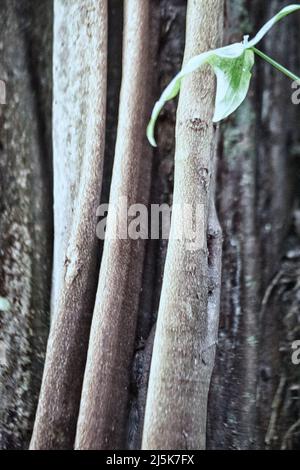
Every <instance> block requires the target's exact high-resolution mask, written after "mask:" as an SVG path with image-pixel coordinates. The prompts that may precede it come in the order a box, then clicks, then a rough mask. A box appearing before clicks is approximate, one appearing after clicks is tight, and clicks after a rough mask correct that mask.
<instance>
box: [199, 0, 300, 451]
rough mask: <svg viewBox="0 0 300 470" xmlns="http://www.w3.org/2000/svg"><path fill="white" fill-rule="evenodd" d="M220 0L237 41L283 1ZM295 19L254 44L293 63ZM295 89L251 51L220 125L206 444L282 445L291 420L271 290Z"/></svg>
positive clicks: (280, 308) (286, 220)
mask: <svg viewBox="0 0 300 470" xmlns="http://www.w3.org/2000/svg"><path fill="white" fill-rule="evenodd" d="M226 5H227V26H226V30H227V35H226V38H225V40H226V42H233V41H237V40H240V38H242V35H243V34H245V33H250V34H251V33H252V32H255V31H256V30H257V29H258V28H259V27H260V26H261V24H263V23H264V21H266V20H267V19H268V18H270V17H271V16H272V15H273V14H274V13H275V12H276V11H278V10H279V9H280V8H282V7H283V6H284V5H285V2H282V1H272V2H268V3H263V4H262V2H251V4H249V2H246V1H241V2H236V1H227V3H226ZM294 21H298V18H288V19H286V21H285V22H284V23H282V24H281V25H280V26H279V25H278V26H277V28H276V31H274V32H271V33H269V35H268V36H267V38H266V40H265V41H264V42H263V43H261V44H260V46H259V47H260V48H261V49H262V50H265V51H266V52H267V53H268V54H270V55H271V56H272V57H275V58H276V60H278V61H279V62H280V63H284V64H285V65H286V66H287V67H288V68H290V69H292V70H297V65H296V64H297V61H296V62H295V46H294V45H293V44H294V41H295V43H296V41H297V39H296V38H297V34H296V33H295V35H294V36H293V37H291V35H290V34H289V31H291V29H292V28H293V22H294ZM275 38H276V39H275ZM287 44H289V54H286V48H287ZM291 92H292V89H291V87H290V82H289V81H288V80H287V79H286V78H285V77H283V76H281V75H280V74H279V72H277V71H275V70H274V69H272V68H271V67H270V66H269V65H268V64H265V63H263V62H261V61H260V60H259V59H258V58H257V59H256V68H255V75H254V79H253V81H252V85H251V90H250V94H249V98H248V99H247V101H246V103H245V104H243V106H242V107H241V108H240V110H239V111H238V112H237V113H235V115H233V116H232V117H231V118H230V119H229V120H228V121H227V123H223V124H222V125H221V132H222V135H221V140H220V146H219V153H220V160H219V161H220V164H219V169H218V175H219V176H218V184H217V192H218V207H219V213H220V218H221V225H222V227H223V230H224V255H223V273H222V278H223V283H222V297H221V320H220V332H219V344H218V354H217V360H216V366H215V371H214V375H213V382H212V386H211V390H210V400H209V432H208V447H209V448H222V449H228V448H232V449H253V448H264V447H265V446H266V447H267V448H272V447H273V448H278V447H280V442H282V440H283V436H284V434H285V432H286V430H287V429H288V427H289V426H288V425H287V428H286V429H285V430H283V428H282V427H281V428H280V426H277V424H275V425H274V422H277V417H278V416H279V415H281V414H282V400H283V397H284V395H285V392H284V390H281V389H282V388H283V389H285V388H286V386H285V385H284V386H283V383H284V377H285V375H286V371H285V370H284V369H285V367H286V364H287V357H286V356H287V353H286V354H285V365H284V364H283V360H282V358H281V356H282V354H281V353H280V348H281V342H283V343H284V344H286V343H287V339H286V332H284V329H283V328H282V317H283V316H284V315H285V314H284V311H285V309H286V306H284V305H282V304H279V303H276V302H274V299H273V289H274V286H276V278H277V274H278V272H280V271H281V263H282V260H281V259H282V255H283V253H284V246H285V243H286V242H285V240H286V239H287V234H288V231H289V227H290V224H291V217H292V197H291V195H292V193H293V188H294V183H293V177H292V175H291V171H290V169H291V164H292V159H291V156H290V152H291V150H292V148H293V145H294V144H293V141H294V139H295V131H296V129H295V127H294V126H295V125H294V123H295V116H296V115H297V112H298V110H297V107H295V106H293V105H292V104H291ZM293 197H295V192H294V196H293ZM274 279H275V284H274V286H273V283H274ZM272 286H273V287H272ZM275 291H276V288H275ZM270 292H271V293H272V295H271V302H270V299H269V297H270ZM289 368H290V367H289ZM280 394H281V395H282V396H280ZM278 396H279V398H278ZM289 419H290V418H289ZM296 420H297V415H296ZM280 421H281V422H282V421H285V419H284V418H283V419H281V420H280ZM294 422H295V421H294ZM290 426H291V423H290Z"/></svg>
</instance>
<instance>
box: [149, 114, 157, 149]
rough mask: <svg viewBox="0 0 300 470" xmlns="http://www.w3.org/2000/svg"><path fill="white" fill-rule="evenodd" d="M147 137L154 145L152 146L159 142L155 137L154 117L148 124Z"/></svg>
mask: <svg viewBox="0 0 300 470" xmlns="http://www.w3.org/2000/svg"><path fill="white" fill-rule="evenodd" d="M147 139H148V141H149V143H150V144H151V145H152V147H157V143H156V141H155V138H154V122H153V121H152V119H151V120H150V122H149V124H148V126H147Z"/></svg>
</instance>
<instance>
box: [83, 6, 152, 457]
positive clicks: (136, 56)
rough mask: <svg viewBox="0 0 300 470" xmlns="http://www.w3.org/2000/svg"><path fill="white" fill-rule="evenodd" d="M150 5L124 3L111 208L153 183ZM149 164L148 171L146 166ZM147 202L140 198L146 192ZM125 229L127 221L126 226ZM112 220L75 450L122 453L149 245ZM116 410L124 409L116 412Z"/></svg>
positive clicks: (132, 201) (110, 215) (131, 199)
mask: <svg viewBox="0 0 300 470" xmlns="http://www.w3.org/2000/svg"><path fill="white" fill-rule="evenodd" d="M148 42H149V0H127V1H126V2H125V15H124V38H123V76H122V88H121V95H120V108H119V122H118V133H117V143H116V151H115V161H114V167H113V175H112V181H111V190H110V204H111V205H112V207H115V208H118V209H119V206H120V204H121V198H125V199H126V202H127V204H128V207H130V206H131V205H132V204H135V203H137V202H144V199H147V193H148V189H147V188H149V181H150V168H149V163H148V162H149V161H150V155H149V151H145V150H144V144H145V143H146V139H145V130H146V109H147V108H146V105H147V103H148V100H147V91H146V90H145V89H144V88H143V87H142V86H141V84H142V83H145V82H146V80H147V77H148V76H149V75H148V74H149V69H148V63H149V62H148V60H149V46H148ZM143 160H144V161H145V163H146V165H145V163H144V162H143ZM141 188H142V190H143V198H142V199H141V198H139V193H140V191H139V190H140V189H141ZM125 223H126V224H127V221H126V220H125ZM113 227H114V216H113V213H112V211H110V210H109V212H108V219H107V229H106V240H105V244H104V250H103V256H102V262H101V269H100V276H99V284H98V291H97V296H96V301H95V309H94V313H93V322H92V327H91V334H90V341H89V351H88V356H87V364H86V370H85V378H84V383H83V389H82V397H81V404H80V413H79V418H78V424H77V434H76V448H78V449H103V448H105V449H111V448H120V447H122V446H124V439H125V430H126V417H127V409H128V385H129V370H130V360H131V358H132V354H133V347H134V339H135V329H136V319H137V310H138V303H139V294H140V286H141V274H142V266H143V253H144V249H143V242H142V241H141V240H132V239H129V237H128V239H122V238H119V236H120V235H119V234H117V236H116V239H115V240H114V239H111V238H109V237H110V236H112V235H113V230H114V229H113ZM116 403H118V406H116Z"/></svg>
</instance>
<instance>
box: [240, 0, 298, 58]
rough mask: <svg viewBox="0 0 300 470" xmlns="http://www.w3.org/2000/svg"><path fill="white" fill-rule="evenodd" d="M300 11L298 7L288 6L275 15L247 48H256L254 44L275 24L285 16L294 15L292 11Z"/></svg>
mask: <svg viewBox="0 0 300 470" xmlns="http://www.w3.org/2000/svg"><path fill="white" fill-rule="evenodd" d="M297 10H300V5H296V4H294V5H288V6H287V7H284V8H283V9H282V10H280V11H279V12H278V13H277V15H275V16H273V18H271V19H270V20H269V21H268V22H267V23H266V24H265V25H264V26H263V27H262V28H261V29H260V30H259V31H258V33H257V34H256V36H255V37H254V38H253V39H251V41H249V42H248V45H247V48H248V49H249V48H251V47H253V46H256V44H257V43H258V42H259V41H261V39H262V38H263V37H264V36H265V35H266V34H267V33H268V32H269V31H270V29H271V28H272V27H273V26H274V24H276V23H277V22H278V21H280V20H282V18H284V17H285V16H287V15H290V14H291V13H294V11H297Z"/></svg>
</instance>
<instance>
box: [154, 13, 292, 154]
mask: <svg viewBox="0 0 300 470" xmlns="http://www.w3.org/2000/svg"><path fill="white" fill-rule="evenodd" d="M297 10H300V5H296V4H294V5H289V6H287V7H285V8H283V9H282V10H280V12H279V13H277V15H275V16H274V17H273V18H271V20H269V21H268V22H267V23H266V24H265V25H264V26H263V27H262V28H261V29H260V31H259V32H258V33H257V34H256V36H255V37H254V38H253V39H252V40H251V41H249V40H248V36H245V37H244V41H243V42H242V43H235V44H231V45H229V46H226V47H221V48H219V49H215V50H212V51H208V52H204V53H202V54H200V55H198V56H195V57H193V58H192V59H190V60H189V61H188V62H187V64H185V65H184V66H183V68H182V69H181V71H180V72H179V73H178V74H177V75H176V76H175V77H174V78H173V80H172V81H171V83H170V84H169V85H168V86H167V88H166V89H165V91H164V92H163V93H162V95H161V97H160V99H159V101H157V103H156V104H155V106H154V109H153V111H152V115H151V119H150V122H149V124H148V127H147V137H148V140H149V142H150V143H151V145H153V146H156V142H155V139H154V128H155V123H156V120H157V118H158V115H159V113H160V111H161V109H162V108H163V106H164V104H165V103H166V102H167V101H169V100H171V99H173V98H175V96H176V95H177V94H178V93H179V91H180V86H181V81H182V79H183V78H184V77H185V76H186V75H188V74H190V73H192V72H194V71H195V70H197V69H199V68H200V67H202V66H203V65H204V64H210V65H211V67H212V68H213V70H214V72H215V74H216V77H217V92H216V101H215V113H214V117H213V120H214V122H218V121H221V120H222V119H225V118H226V117H227V116H229V115H230V114H231V113H233V112H234V111H235V110H236V109H237V108H238V107H239V106H240V105H241V104H242V102H243V101H244V99H245V98H246V96H247V93H248V90H249V85H250V80H251V70H252V67H253V65H254V52H256V53H257V54H259V55H261V56H262V57H263V56H264V54H263V53H261V52H260V51H258V50H257V49H256V48H255V47H254V46H255V45H256V44H257V43H258V42H259V41H260V40H261V39H262V38H263V37H264V36H265V35H266V34H267V32H268V31H269V30H270V29H271V28H272V27H273V26H274V24H276V23H277V22H278V21H280V20H281V19H282V18H284V17H285V16H287V15H289V14H291V13H293V12H294V11H297ZM265 57H267V56H265ZM267 60H268V61H269V62H270V63H272V62H273V65H274V64H276V68H278V69H279V70H281V71H283V72H284V73H285V74H286V75H289V76H290V77H292V76H293V75H292V74H291V72H288V71H287V70H286V69H284V67H282V66H280V65H279V64H277V63H275V61H272V59H270V58H267ZM274 66H275V65H274Z"/></svg>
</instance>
